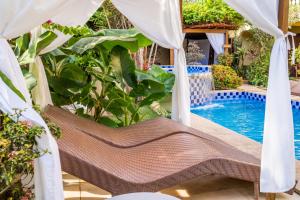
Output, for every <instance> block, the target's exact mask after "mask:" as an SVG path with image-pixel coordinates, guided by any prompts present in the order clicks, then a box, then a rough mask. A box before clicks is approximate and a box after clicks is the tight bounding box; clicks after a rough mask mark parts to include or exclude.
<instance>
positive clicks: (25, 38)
mask: <svg viewBox="0 0 300 200" xmlns="http://www.w3.org/2000/svg"><path fill="white" fill-rule="evenodd" d="M56 38H57V35H56V34H55V33H54V32H53V31H50V30H49V31H45V32H44V33H42V34H41V35H40V36H39V37H37V38H33V37H32V36H31V34H30V33H26V34H24V35H22V36H20V37H18V38H17V39H15V40H12V41H10V44H11V46H12V47H13V49H14V53H15V55H16V57H17V59H18V62H19V64H20V65H21V67H22V72H23V75H24V77H25V80H26V84H27V88H28V89H29V90H31V89H33V88H34V87H35V86H36V78H35V77H34V76H33V75H32V73H31V72H30V70H29V64H31V63H34V62H35V58H36V56H37V55H38V54H39V53H40V52H41V50H42V49H44V48H45V47H47V46H48V45H49V44H51V42H53V41H54V40H55V39H56ZM4 76H5V75H4V74H2V73H1V72H0V77H1V78H2V79H6V78H7V77H6V78H5V77H4ZM8 82H9V80H7V81H6V84H9V83H8ZM14 91H15V92H16V90H14ZM18 95H19V96H20V97H21V96H22V95H21V94H18Z"/></svg>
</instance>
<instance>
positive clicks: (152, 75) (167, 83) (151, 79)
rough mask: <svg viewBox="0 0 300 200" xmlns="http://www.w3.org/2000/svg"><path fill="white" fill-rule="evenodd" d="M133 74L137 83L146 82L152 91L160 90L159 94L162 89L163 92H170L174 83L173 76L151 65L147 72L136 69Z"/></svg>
mask: <svg viewBox="0 0 300 200" xmlns="http://www.w3.org/2000/svg"><path fill="white" fill-rule="evenodd" d="M135 73H136V76H137V80H138V81H139V82H147V84H148V86H149V87H151V88H152V89H158V88H160V89H159V92H161V89H163V88H164V89H163V90H164V92H171V91H172V88H173V85H174V83H175V76H174V74H171V73H168V72H166V71H164V70H162V69H161V68H160V67H159V66H156V65H153V66H152V67H151V69H150V70H149V71H142V70H139V69H136V72H135ZM161 86H163V88H162V87H161Z"/></svg>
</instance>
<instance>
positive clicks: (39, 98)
mask: <svg viewBox="0 0 300 200" xmlns="http://www.w3.org/2000/svg"><path fill="white" fill-rule="evenodd" d="M103 1H104V0H89V1H85V3H84V4H83V3H81V2H78V3H76V4H73V6H72V8H71V9H68V10H65V11H64V12H61V13H59V14H57V15H56V16H55V17H53V18H51V21H52V22H54V23H58V24H60V25H64V26H79V25H84V24H85V23H86V22H87V21H88V20H89V18H90V17H91V16H92V15H93V13H94V12H96V10H97V9H98V8H99V7H100V6H101V5H102V3H103ZM41 31H42V30H41V28H40V27H37V28H35V29H34V30H33V31H32V36H35V37H38V36H39V35H40V32H41ZM55 33H56V34H57V38H56V39H55V40H54V41H53V42H52V43H51V44H50V45H49V46H47V47H46V48H45V49H43V50H42V51H41V53H40V54H41V55H42V54H45V53H48V52H50V51H52V50H54V49H56V48H58V47H59V46H61V45H63V44H64V43H65V42H66V41H68V40H69V39H70V38H71V37H72V36H71V35H65V34H63V33H61V32H59V31H56V32H55ZM30 70H31V72H32V74H33V75H34V76H35V78H36V79H37V86H36V87H35V88H34V89H33V90H32V99H33V100H34V102H35V103H36V104H38V105H39V106H40V107H41V109H43V108H45V107H46V106H47V105H49V104H50V105H52V104H53V103H52V99H51V94H50V90H49V85H48V81H47V77H46V73H45V70H44V65H43V63H42V60H41V58H40V56H37V57H36V60H35V63H33V64H31V66H30Z"/></svg>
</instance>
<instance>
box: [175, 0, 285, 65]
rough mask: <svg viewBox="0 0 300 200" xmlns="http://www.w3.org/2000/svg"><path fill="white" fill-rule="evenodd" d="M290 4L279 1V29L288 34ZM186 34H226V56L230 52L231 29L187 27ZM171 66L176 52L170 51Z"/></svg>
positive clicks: (184, 29) (181, 0)
mask: <svg viewBox="0 0 300 200" xmlns="http://www.w3.org/2000/svg"><path fill="white" fill-rule="evenodd" d="M179 1H180V13H181V21H182V23H183V17H182V2H183V0H179ZM289 3H290V0H279V6H278V9H279V10H278V27H279V28H280V29H281V30H282V31H283V32H284V33H287V32H288V17H289ZM182 31H183V32H184V33H199V34H201V33H224V34H225V45H224V54H227V53H228V52H229V48H231V45H230V44H229V34H228V32H229V31H230V30H229V29H202V28H198V27H185V26H183V30H182ZM170 65H174V50H173V49H170Z"/></svg>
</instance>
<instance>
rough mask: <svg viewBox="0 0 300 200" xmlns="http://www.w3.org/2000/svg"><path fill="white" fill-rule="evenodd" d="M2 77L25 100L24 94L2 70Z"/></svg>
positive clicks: (0, 74) (0, 75)
mask: <svg viewBox="0 0 300 200" xmlns="http://www.w3.org/2000/svg"><path fill="white" fill-rule="evenodd" d="M0 78H1V79H2V81H3V82H4V83H5V84H6V85H7V86H8V87H9V88H10V89H11V90H12V91H13V92H14V93H16V94H17V95H18V96H19V97H20V98H21V99H22V100H24V101H25V97H24V96H23V94H22V93H21V92H20V91H19V90H18V89H17V88H16V87H15V86H14V84H13V83H12V82H11V80H10V79H9V78H8V77H7V76H6V75H5V74H4V73H3V72H1V71H0Z"/></svg>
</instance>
